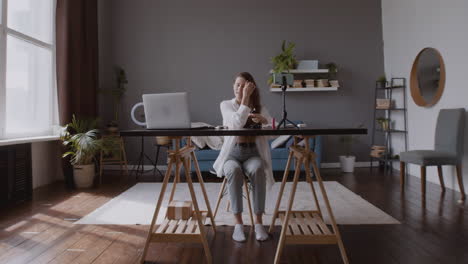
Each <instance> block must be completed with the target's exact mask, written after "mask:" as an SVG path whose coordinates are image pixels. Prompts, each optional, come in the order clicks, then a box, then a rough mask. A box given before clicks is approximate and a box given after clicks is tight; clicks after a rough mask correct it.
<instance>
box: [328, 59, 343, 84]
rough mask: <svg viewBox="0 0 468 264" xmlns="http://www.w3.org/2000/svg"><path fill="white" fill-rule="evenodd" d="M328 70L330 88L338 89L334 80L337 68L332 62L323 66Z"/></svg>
mask: <svg viewBox="0 0 468 264" xmlns="http://www.w3.org/2000/svg"><path fill="white" fill-rule="evenodd" d="M325 66H326V67H327V69H328V78H329V83H330V86H332V87H339V86H340V85H339V83H338V80H337V79H336V73H337V72H338V66H337V65H336V64H335V63H334V62H330V63H327V64H326V65H325Z"/></svg>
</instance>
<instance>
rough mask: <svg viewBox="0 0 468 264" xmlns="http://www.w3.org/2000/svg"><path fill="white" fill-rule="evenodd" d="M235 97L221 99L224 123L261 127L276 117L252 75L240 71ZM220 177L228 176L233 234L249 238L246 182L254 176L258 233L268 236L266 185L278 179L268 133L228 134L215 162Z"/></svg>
mask: <svg viewBox="0 0 468 264" xmlns="http://www.w3.org/2000/svg"><path fill="white" fill-rule="evenodd" d="M233 88H234V95H235V98H233V99H232V100H227V101H223V102H221V105H220V107H221V114H222V115H223V125H224V126H227V127H228V128H229V129H241V128H246V127H249V128H252V127H261V126H262V125H267V124H271V121H272V118H271V117H270V115H269V114H268V111H267V110H266V109H265V107H263V106H262V105H261V104H260V95H259V91H258V88H257V85H256V83H255V80H254V79H253V77H252V75H251V74H250V73H247V72H242V73H239V74H238V75H237V77H236V79H235V82H234V86H233ZM213 167H214V169H215V170H216V174H217V175H218V177H222V176H223V175H224V176H225V177H227V182H228V190H229V196H230V199H231V207H232V212H233V213H234V217H235V220H236V225H235V227H234V233H233V234H232V238H233V239H234V240H235V241H238V242H243V241H245V234H244V228H243V221H242V210H243V208H242V205H243V204H242V203H243V200H242V185H243V182H244V175H245V176H247V177H248V178H249V179H250V183H251V185H252V190H253V208H254V212H255V237H256V239H257V240H259V241H264V240H266V239H268V233H267V232H266V230H265V228H264V227H263V220H262V216H263V213H264V212H265V195H266V193H265V192H266V185H268V187H269V188H270V187H271V186H272V185H273V183H274V178H273V171H272V168H271V154H270V147H269V144H268V141H267V138H266V137H264V136H258V137H256V136H229V137H226V138H225V141H224V144H223V147H222V148H221V152H220V153H219V156H218V158H217V159H216V161H215V163H214V165H213Z"/></svg>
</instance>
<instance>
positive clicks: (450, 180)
mask: <svg viewBox="0 0 468 264" xmlns="http://www.w3.org/2000/svg"><path fill="white" fill-rule="evenodd" d="M467 14H468V1H466V0H444V1H440V0H382V19H383V38H384V56H385V71H386V74H387V78H388V77H406V78H408V80H409V74H410V70H411V66H412V63H413V60H414V58H415V57H416V55H417V53H418V52H419V51H420V50H421V49H423V48H424V47H433V48H436V49H438V50H439V51H440V52H441V54H442V56H443V57H444V60H445V64H446V71H447V81H446V87H445V92H444V94H443V96H442V98H441V100H440V101H439V102H438V103H437V104H436V105H435V106H433V107H430V108H423V107H419V106H417V105H416V104H414V102H413V100H412V98H411V95H410V92H409V87H408V89H407V94H408V101H407V103H408V125H409V137H408V139H409V149H410V150H413V149H432V148H433V147H434V134H435V125H436V118H437V114H438V112H439V110H440V109H441V108H457V107H463V108H465V109H467V107H468V78H467V77H468V33H467V31H466V27H467V25H468V15H467ZM400 103H401V102H400ZM398 121H399V122H398ZM398 121H397V122H398V123H397V125H400V126H402V122H401V120H398ZM467 134H468V129H467V128H465V135H467ZM398 137H400V136H398V135H395V136H394V137H393V141H394V142H395V143H397V144H396V146H397V148H399V149H401V147H402V144H401V137H400V138H398ZM465 138H466V140H465V157H464V159H463V170H464V183H465V189H467V187H468V158H467V153H468V144H467V143H468V136H465ZM409 172H410V174H412V175H416V176H419V174H420V173H419V167H417V166H415V165H411V166H410V167H409ZM427 172H428V180H429V181H432V182H436V183H438V177H437V170H436V168H435V167H431V168H429V169H428V171H427ZM444 174H445V177H444V178H445V180H446V185H447V186H448V187H450V188H453V189H456V190H458V185H457V182H456V177H455V170H454V169H453V168H452V166H446V168H444Z"/></svg>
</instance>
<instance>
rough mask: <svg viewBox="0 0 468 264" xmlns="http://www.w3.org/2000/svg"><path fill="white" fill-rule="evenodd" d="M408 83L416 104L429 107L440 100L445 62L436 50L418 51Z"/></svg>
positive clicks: (443, 85)
mask: <svg viewBox="0 0 468 264" xmlns="http://www.w3.org/2000/svg"><path fill="white" fill-rule="evenodd" d="M410 83H411V96H412V97H413V100H414V102H415V103H416V104H417V105H419V106H425V107H429V106H432V105H434V104H436V103H437V102H438V101H439V100H440V98H441V97H442V93H443V92H444V88H445V64H444V60H443V58H442V55H440V52H439V51H438V50H436V49H434V48H425V49H423V50H422V51H420V52H419V54H418V56H416V59H415V60H414V63H413V68H412V69H411V80H410Z"/></svg>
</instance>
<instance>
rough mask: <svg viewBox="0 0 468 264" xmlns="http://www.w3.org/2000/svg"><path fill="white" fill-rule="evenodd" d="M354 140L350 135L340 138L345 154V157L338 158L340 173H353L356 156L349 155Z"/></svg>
mask: <svg viewBox="0 0 468 264" xmlns="http://www.w3.org/2000/svg"><path fill="white" fill-rule="evenodd" d="M355 140H356V138H355V137H354V136H351V135H349V136H342V137H340V142H341V143H342V144H343V146H344V149H345V153H346V154H345V155H341V156H340V165H341V171H343V172H353V171H354V164H355V162H356V156H353V155H352V154H351V148H352V145H353V143H354V141H355Z"/></svg>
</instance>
